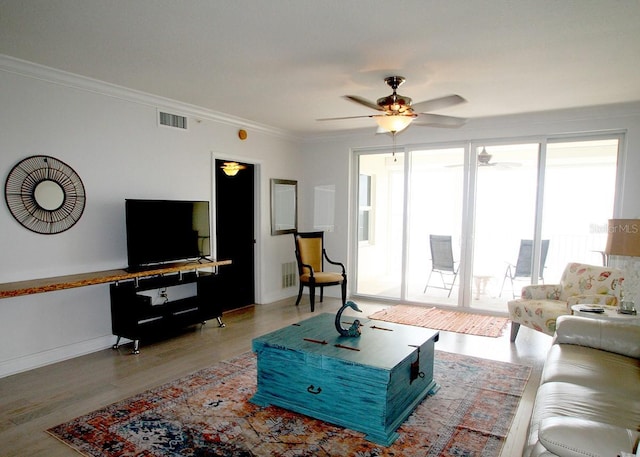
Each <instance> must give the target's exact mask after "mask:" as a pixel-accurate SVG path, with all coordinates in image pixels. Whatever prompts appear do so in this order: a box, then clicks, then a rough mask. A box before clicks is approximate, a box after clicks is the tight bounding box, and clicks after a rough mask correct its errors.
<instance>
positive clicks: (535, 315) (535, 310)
mask: <svg viewBox="0 0 640 457" xmlns="http://www.w3.org/2000/svg"><path fill="white" fill-rule="evenodd" d="M507 306H508V308H509V318H510V319H511V321H512V322H516V323H518V324H522V325H524V326H525V327H529V328H532V329H535V330H537V331H539V332H543V333H546V334H547V335H553V334H554V333H555V331H556V319H557V318H558V317H559V316H564V315H566V314H571V311H570V309H568V308H567V302H563V301H560V300H527V299H518V300H511V301H509V302H507Z"/></svg>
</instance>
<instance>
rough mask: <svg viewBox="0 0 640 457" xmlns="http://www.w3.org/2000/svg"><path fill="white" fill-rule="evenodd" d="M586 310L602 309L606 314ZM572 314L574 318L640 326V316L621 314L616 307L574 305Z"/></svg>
mask: <svg viewBox="0 0 640 457" xmlns="http://www.w3.org/2000/svg"><path fill="white" fill-rule="evenodd" d="M585 308H602V309H604V313H590V312H588V311H587V312H585V311H582V310H583V309H585ZM571 313H572V314H573V315H574V316H582V317H592V318H595V319H605V320H610V321H625V322H629V323H631V324H636V325H640V315H638V314H620V313H618V310H617V308H615V307H614V306H599V305H580V304H578V305H573V306H571Z"/></svg>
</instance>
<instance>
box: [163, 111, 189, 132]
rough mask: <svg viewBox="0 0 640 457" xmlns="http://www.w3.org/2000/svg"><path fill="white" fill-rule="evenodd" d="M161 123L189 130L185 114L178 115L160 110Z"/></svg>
mask: <svg viewBox="0 0 640 457" xmlns="http://www.w3.org/2000/svg"><path fill="white" fill-rule="evenodd" d="M158 113H159V116H160V125H166V126H167V127H174V128H177V129H183V130H187V118H186V117H185V116H178V115H177V114H171V113H164V112H162V111H159V112H158Z"/></svg>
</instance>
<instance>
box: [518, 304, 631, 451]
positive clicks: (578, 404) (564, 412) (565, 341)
mask: <svg viewBox="0 0 640 457" xmlns="http://www.w3.org/2000/svg"><path fill="white" fill-rule="evenodd" d="M638 430H640V325H634V324H633V323H628V322H621V321H619V320H616V321H607V320H604V319H596V318H588V317H577V316H560V317H558V319H557V326H556V333H555V335H554V339H553V343H552V345H551V348H550V350H549V353H548V355H547V359H546V361H545V364H544V368H543V370H542V378H541V380H540V386H539V388H538V391H537V393H536V398H535V402H534V405H533V411H532V414H531V421H530V423H529V431H528V437H527V442H526V443H525V448H524V452H523V456H525V457H538V456H562V457H564V456H569V457H585V456H588V457H597V456H608V457H616V456H618V455H619V453H620V452H621V451H624V452H627V453H634V454H635V452H638V454H637V455H639V456H640V450H638V449H637V447H638V439H639V437H640V432H639V431H638Z"/></svg>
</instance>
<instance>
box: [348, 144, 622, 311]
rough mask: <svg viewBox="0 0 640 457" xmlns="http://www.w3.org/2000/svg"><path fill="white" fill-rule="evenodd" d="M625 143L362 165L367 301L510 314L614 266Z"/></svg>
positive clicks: (421, 154)
mask: <svg viewBox="0 0 640 457" xmlns="http://www.w3.org/2000/svg"><path fill="white" fill-rule="evenodd" d="M620 139H621V138H620V137H619V136H608V137H588V138H578V139H544V140H543V141H539V142H510V143H507V142H502V143H498V142H492V143H485V144H481V143H479V142H477V143H476V142H472V143H468V144H466V145H458V146H451V147H439V148H435V147H434V148H413V149H409V148H408V149H407V150H406V151H405V153H397V154H395V155H393V154H390V153H371V152H366V153H358V154H356V163H355V165H356V166H355V168H356V169H357V179H356V181H357V185H356V186H355V187H356V189H355V194H356V195H357V197H356V198H357V202H358V217H357V226H358V228H357V231H356V232H357V233H355V234H354V237H357V247H356V250H355V254H356V255H355V258H356V259H357V261H356V274H355V279H356V281H355V289H354V290H353V292H354V293H355V294H356V295H365V296H370V297H380V298H384V299H394V300H399V301H406V302H416V303H428V304H436V305H444V306H460V307H469V308H476V309H482V310H489V311H492V312H498V313H504V312H506V302H507V300H510V299H512V298H513V297H514V296H515V295H519V294H520V290H521V289H522V286H523V285H526V284H531V283H539V282H547V283H555V282H557V281H558V280H559V279H560V274H561V273H562V271H563V269H564V267H565V266H566V264H567V263H568V262H573V261H576V262H586V263H591V264H600V263H602V253H601V251H602V250H603V249H604V243H605V241H606V226H607V225H606V223H607V219H608V218H611V217H612V216H613V208H614V198H615V189H616V175H617V161H618V155H619V151H618V149H619V144H620Z"/></svg>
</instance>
